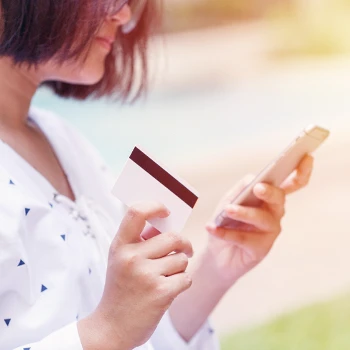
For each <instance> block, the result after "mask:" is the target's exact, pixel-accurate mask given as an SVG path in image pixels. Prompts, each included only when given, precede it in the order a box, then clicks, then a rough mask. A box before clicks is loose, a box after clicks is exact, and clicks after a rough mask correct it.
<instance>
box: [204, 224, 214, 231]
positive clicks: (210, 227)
mask: <svg viewBox="0 0 350 350" xmlns="http://www.w3.org/2000/svg"><path fill="white" fill-rule="evenodd" d="M205 228H206V229H207V230H208V231H215V229H216V226H215V225H213V224H207V225H206V226H205Z"/></svg>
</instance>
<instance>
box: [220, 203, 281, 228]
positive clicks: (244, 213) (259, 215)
mask: <svg viewBox="0 0 350 350" xmlns="http://www.w3.org/2000/svg"><path fill="white" fill-rule="evenodd" d="M225 213H226V215H227V217H229V218H230V219H232V220H236V221H240V222H243V223H245V224H248V225H252V226H254V227H256V229H257V230H261V231H265V232H274V231H277V230H279V228H280V226H279V220H277V219H276V218H275V217H274V216H273V215H272V214H271V213H270V212H269V211H268V210H266V209H262V208H251V207H243V206H240V205H235V204H230V205H228V206H227V207H226V209H225Z"/></svg>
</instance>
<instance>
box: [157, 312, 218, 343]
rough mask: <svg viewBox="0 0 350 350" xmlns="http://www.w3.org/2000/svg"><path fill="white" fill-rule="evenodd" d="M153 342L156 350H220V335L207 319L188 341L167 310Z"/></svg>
mask: <svg viewBox="0 0 350 350" xmlns="http://www.w3.org/2000/svg"><path fill="white" fill-rule="evenodd" d="M151 343H152V345H153V347H154V349H155V350H219V349H220V345H219V340H218V337H217V335H216V333H215V331H214V329H213V328H212V326H211V325H210V322H209V321H207V322H206V323H205V324H204V325H203V326H202V327H201V328H200V330H199V331H198V332H197V333H196V334H195V335H194V337H193V338H192V339H191V341H190V342H189V343H186V342H185V341H184V340H183V339H182V337H181V336H180V335H179V333H178V332H177V330H176V329H175V327H174V325H173V324H172V321H171V319H170V316H169V313H168V312H167V313H166V314H165V315H164V317H163V318H162V320H161V322H160V323H159V325H158V327H157V329H156V331H155V332H154V334H153V336H152V338H151Z"/></svg>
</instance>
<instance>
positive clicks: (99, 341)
mask: <svg viewBox="0 0 350 350" xmlns="http://www.w3.org/2000/svg"><path fill="white" fill-rule="evenodd" d="M77 329H78V333H79V337H80V341H81V344H82V348H83V349H84V350H96V349H99V350H131V347H127V346H125V345H123V344H122V342H121V339H119V337H118V335H117V332H116V331H113V332H109V331H108V324H106V322H103V321H102V320H99V319H98V317H96V315H95V314H92V315H90V316H88V317H86V318H84V319H82V320H80V321H78V323H77ZM111 334H112V337H111Z"/></svg>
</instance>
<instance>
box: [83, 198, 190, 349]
mask: <svg viewBox="0 0 350 350" xmlns="http://www.w3.org/2000/svg"><path fill="white" fill-rule="evenodd" d="M168 215H169V212H168V211H167V209H166V208H165V207H164V206H162V205H160V204H155V203H153V204H152V203H142V204H139V205H137V206H134V207H133V208H131V209H129V211H128V212H127V214H126V216H125V218H124V220H123V221H122V223H121V226H120V228H119V231H118V234H117V236H116V237H115V239H114V241H113V242H112V245H111V248H110V254H109V262H108V270H107V280H106V285H105V290H104V294H103V297H102V300H101V302H100V304H99V306H98V308H97V310H96V311H95V312H94V313H93V314H92V315H91V316H89V317H88V318H87V319H85V320H82V321H80V322H79V324H78V329H79V333H80V335H81V338H82V343H83V347H84V350H89V349H100V350H116V349H117V350H119V349H122V350H129V349H134V348H136V347H138V346H140V345H142V344H144V343H146V342H147V341H148V339H149V338H150V337H151V335H152V334H153V332H154V330H155V329H156V327H157V325H158V323H159V321H160V320H161V318H162V316H163V315H164V313H165V312H166V310H167V309H168V308H169V306H170V305H171V303H172V302H173V300H174V299H175V298H176V297H177V296H178V295H179V294H181V293H182V292H183V291H185V290H187V289H188V288H189V287H190V286H191V284H192V280H191V277H190V276H189V275H188V274H187V273H185V270H186V268H187V265H188V258H189V257H191V256H192V254H193V251H192V246H191V243H190V242H189V241H188V240H187V239H186V238H184V237H183V236H180V235H177V234H171V233H165V234H162V235H157V236H154V237H152V238H150V239H148V240H147V241H145V240H143V239H142V238H141V237H140V236H141V234H142V232H143V230H144V228H145V224H146V220H148V219H152V218H156V217H157V218H165V217H167V216H168ZM172 252H175V253H174V254H170V253H172ZM169 254H170V255H169Z"/></svg>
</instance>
